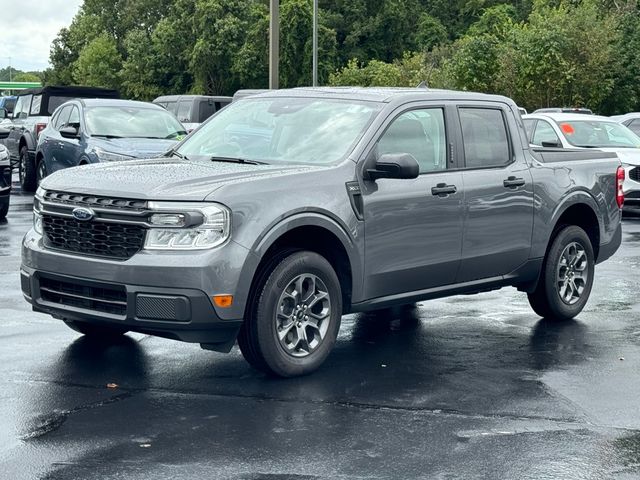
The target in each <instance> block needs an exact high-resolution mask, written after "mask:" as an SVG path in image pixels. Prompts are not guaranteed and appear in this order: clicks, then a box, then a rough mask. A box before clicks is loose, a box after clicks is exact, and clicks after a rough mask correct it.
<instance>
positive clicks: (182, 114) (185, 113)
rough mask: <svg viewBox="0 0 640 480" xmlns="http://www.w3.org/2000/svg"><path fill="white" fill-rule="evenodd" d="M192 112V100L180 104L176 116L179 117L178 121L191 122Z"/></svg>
mask: <svg viewBox="0 0 640 480" xmlns="http://www.w3.org/2000/svg"><path fill="white" fill-rule="evenodd" d="M190 112H191V100H183V101H181V102H180V105H179V106H178V113H177V114H176V117H178V120H180V121H181V122H190V121H191V118H190V116H189V113H190Z"/></svg>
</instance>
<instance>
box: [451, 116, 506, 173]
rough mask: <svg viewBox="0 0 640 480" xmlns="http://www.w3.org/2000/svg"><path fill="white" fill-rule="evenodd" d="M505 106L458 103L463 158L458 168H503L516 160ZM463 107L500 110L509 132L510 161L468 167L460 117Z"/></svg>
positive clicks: (464, 169) (466, 169)
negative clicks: (500, 163)
mask: <svg viewBox="0 0 640 480" xmlns="http://www.w3.org/2000/svg"><path fill="white" fill-rule="evenodd" d="M505 107H506V104H505V106H504V107H503V106H502V105H498V104H483V103H477V104H463V103H460V104H456V113H457V118H458V128H459V130H458V131H459V132H460V136H459V138H460V147H461V148H460V153H459V157H460V159H461V162H460V164H461V165H462V166H460V167H459V168H458V169H459V170H463V171H471V170H503V169H506V168H508V167H509V166H511V165H513V164H514V163H515V162H516V154H515V149H514V148H513V138H512V134H511V128H510V127H509V122H508V120H507V117H506V114H505ZM461 109H475V110H498V111H499V112H500V115H501V116H502V123H503V125H504V128H505V131H506V133H507V142H508V147H509V158H510V161H509V162H508V163H505V164H502V165H489V166H486V167H467V158H466V152H465V149H464V137H463V134H462V120H461V118H460V110H461Z"/></svg>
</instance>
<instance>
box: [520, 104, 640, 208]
mask: <svg viewBox="0 0 640 480" xmlns="http://www.w3.org/2000/svg"><path fill="white" fill-rule="evenodd" d="M522 120H523V122H524V127H525V130H526V131H527V135H528V136H529V143H531V145H533V146H535V147H556V148H595V149H598V150H602V151H605V152H614V153H616V154H617V155H618V158H620V161H621V162H622V166H623V167H624V170H625V180H624V184H623V189H624V196H625V205H627V206H632V205H635V206H640V137H639V136H638V135H636V134H635V133H633V132H632V131H631V130H630V129H629V128H627V127H626V126H624V125H623V124H621V123H618V122H617V121H616V120H614V119H612V118H609V117H601V116H597V115H584V114H575V113H534V114H531V115H524V116H523V117H522Z"/></svg>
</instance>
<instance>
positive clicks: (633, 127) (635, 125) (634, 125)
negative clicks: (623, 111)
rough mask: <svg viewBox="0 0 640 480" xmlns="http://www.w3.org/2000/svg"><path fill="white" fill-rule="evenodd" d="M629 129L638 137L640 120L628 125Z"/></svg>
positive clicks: (637, 119)
mask: <svg viewBox="0 0 640 480" xmlns="http://www.w3.org/2000/svg"><path fill="white" fill-rule="evenodd" d="M627 127H628V128H629V130H631V131H632V132H633V133H635V134H636V135H640V118H636V119H635V120H632V121H631V123H629V124H627Z"/></svg>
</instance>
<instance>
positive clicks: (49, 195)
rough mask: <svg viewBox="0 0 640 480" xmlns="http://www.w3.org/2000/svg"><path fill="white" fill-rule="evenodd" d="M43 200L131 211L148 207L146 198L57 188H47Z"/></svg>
mask: <svg viewBox="0 0 640 480" xmlns="http://www.w3.org/2000/svg"><path fill="white" fill-rule="evenodd" d="M43 200H45V201H47V202H52V203H59V204H62V205H69V206H76V207H77V206H80V207H89V208H96V207H102V208H111V209H117V210H129V211H141V210H144V209H145V208H146V207H147V202H146V201H145V200H132V199H128V198H111V197H101V196H99V195H82V194H79V193H68V192H56V191H55V190H47V191H46V192H45V193H44V196H43Z"/></svg>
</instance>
